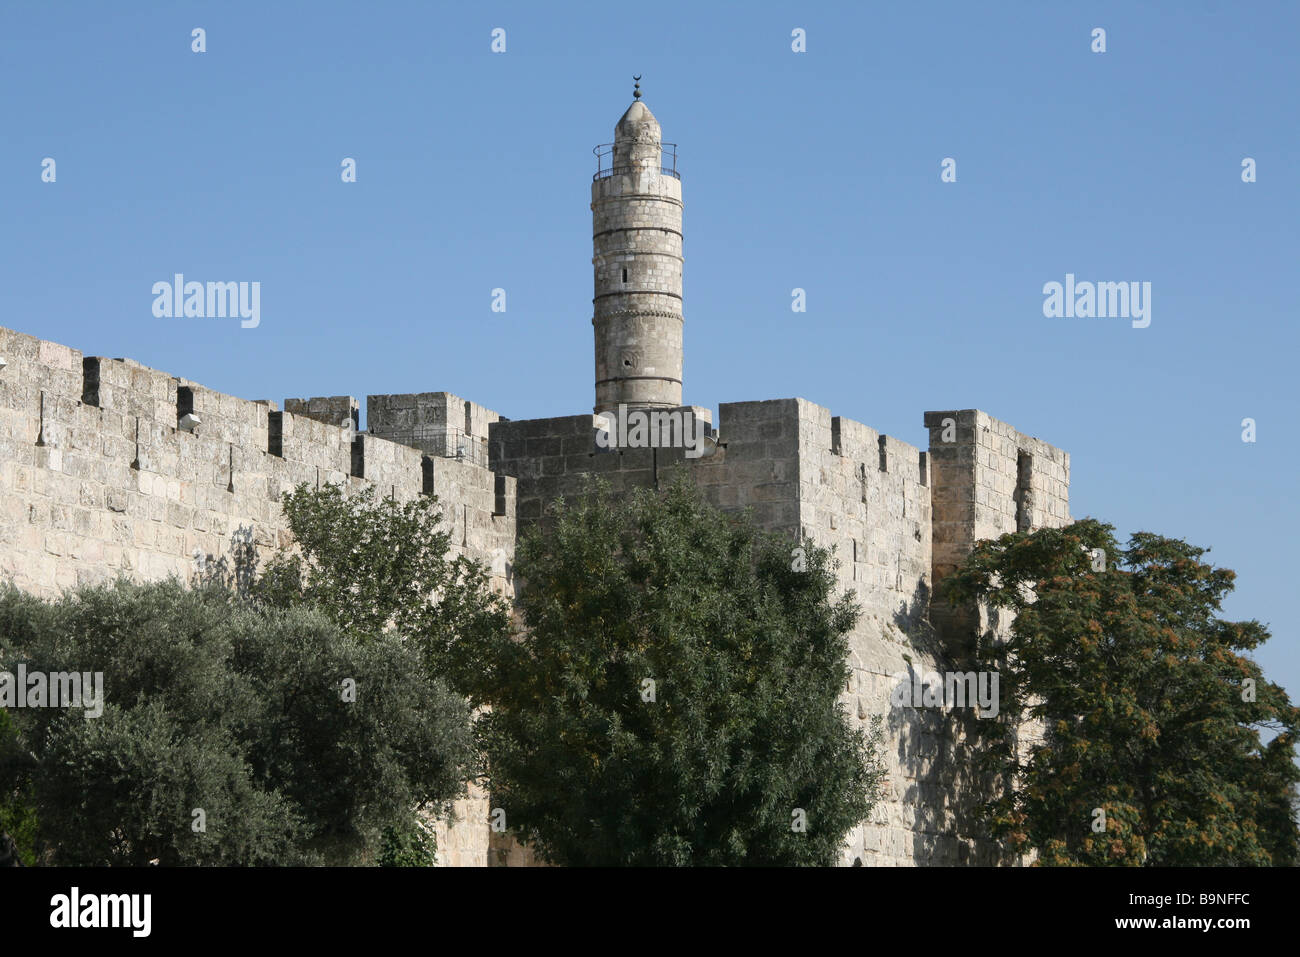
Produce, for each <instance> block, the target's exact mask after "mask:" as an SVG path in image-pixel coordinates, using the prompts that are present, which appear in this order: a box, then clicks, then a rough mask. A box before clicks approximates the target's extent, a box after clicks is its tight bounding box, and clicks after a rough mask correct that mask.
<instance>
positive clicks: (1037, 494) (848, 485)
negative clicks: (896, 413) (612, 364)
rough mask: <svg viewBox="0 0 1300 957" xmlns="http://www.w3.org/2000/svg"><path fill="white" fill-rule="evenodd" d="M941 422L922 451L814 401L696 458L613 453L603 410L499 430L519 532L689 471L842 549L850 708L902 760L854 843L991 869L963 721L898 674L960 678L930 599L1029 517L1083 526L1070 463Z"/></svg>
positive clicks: (760, 519) (867, 860)
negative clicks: (601, 421)
mask: <svg viewBox="0 0 1300 957" xmlns="http://www.w3.org/2000/svg"><path fill="white" fill-rule="evenodd" d="M692 411H694V412H696V413H697V414H699V415H701V416H703V417H705V418H706V419H707V418H708V412H707V410H704V409H696V408H692ZM936 415H937V416H940V417H941V418H946V417H949V416H952V417H954V420H955V424H956V425H957V428H956V430H955V432H954V441H953V442H952V443H939V436H938V435H937V434H935V435H934V436H933V438H932V442H931V447H930V449H929V450H921V449H919V448H917V447H915V446H913V445H909V444H908V443H906V442H902V441H900V440H898V439H896V438H893V437H891V436H886V435H881V434H880V433H878V432H876V431H875V430H874V429H871V428H869V427H867V426H865V425H862V424H861V423H859V422H855V421H853V420H851V419H846V418H844V417H842V416H835V415H832V414H831V412H830V410H828V409H825V408H823V407H821V406H818V405H815V404H813V403H811V402H808V401H807V400H805V399H778V400H772V401H766V402H736V403H724V404H722V405H721V406H720V407H719V422H718V427H717V430H716V440H717V442H718V448H717V451H716V452H715V453H714V454H713V455H711V456H708V457H704V458H698V459H688V458H686V457H685V455H684V452H683V451H682V450H680V449H658V450H655V449H622V450H612V451H611V450H603V449H599V448H597V446H596V443H595V435H596V429H597V420H596V418H595V417H594V416H591V415H578V416H564V417H559V418H551V419H533V420H523V421H510V422H499V423H496V424H494V425H492V426H491V429H490V439H489V446H488V450H489V454H490V457H491V465H492V468H493V469H495V470H496V471H497V472H500V473H504V474H508V475H512V476H514V477H515V478H516V479H517V481H518V496H519V499H518V501H519V506H518V516H519V522H520V524H521V526H526V525H528V524H530V523H533V522H536V521H538V520H539V519H540V518H541V516H542V513H543V510H544V509H545V506H546V505H547V504H548V503H549V502H550V501H552V500H554V499H555V498H557V497H559V496H566V497H572V496H576V495H578V494H579V493H580V492H581V490H582V488H583V486H584V484H585V482H586V479H587V477H588V476H590V475H599V476H601V477H602V478H604V479H606V480H607V481H608V482H609V483H610V484H611V486H612V488H613V489H615V490H616V491H617V490H621V489H627V488H631V487H636V486H650V485H654V484H656V482H658V481H659V480H660V479H661V478H663V477H665V476H666V475H667V474H668V470H669V469H670V468H671V467H672V466H674V465H676V464H678V463H683V464H685V465H686V467H687V469H688V470H689V473H690V475H691V476H692V478H693V480H694V481H695V482H696V483H697V484H698V485H699V486H700V487H701V489H702V490H703V491H704V492H705V494H706V497H707V498H708V500H709V501H710V502H712V503H713V504H714V505H716V506H718V507H719V508H721V509H723V510H727V511H738V510H742V509H747V510H748V511H749V512H750V514H751V516H752V518H753V520H754V521H755V522H756V523H757V524H758V525H760V526H761V527H764V528H766V529H769V530H771V531H775V532H779V533H781V534H785V535H788V536H789V537H790V540H791V546H792V548H793V546H794V545H795V544H796V543H797V541H798V540H799V538H800V537H801V536H802V537H806V538H810V539H811V540H812V541H814V542H815V543H817V544H818V545H820V546H823V547H827V548H833V549H834V553H835V556H836V558H837V559H838V560H839V563H840V564H839V568H838V576H839V585H840V588H841V589H842V590H845V591H847V590H852V591H854V592H855V594H856V597H857V600H858V602H859V604H860V606H861V609H862V612H861V615H860V617H859V620H858V622H857V625H856V627H855V628H854V631H853V633H852V634H851V635H850V648H851V653H850V666H851V677H850V679H849V682H848V685H847V687H846V688H845V689H844V692H843V697H842V701H843V704H844V706H845V710H846V712H847V713H848V715H849V720H850V721H853V722H856V723H858V725H859V726H861V727H863V728H864V729H867V728H869V726H870V724H871V721H872V719H873V718H874V717H876V716H879V717H881V718H882V719H883V721H884V730H885V745H886V747H885V758H886V764H887V778H886V781H885V783H884V789H883V795H882V800H881V801H880V803H879V804H878V805H877V807H876V809H875V811H874V813H873V815H872V817H871V819H870V820H869V821H867V822H865V823H864V824H863V825H862V826H860V827H858V828H856V829H855V830H854V831H853V832H852V833H851V834H850V835H849V836H848V840H847V843H846V847H845V849H844V854H843V857H842V862H843V863H844V864H849V865H852V864H855V863H861V864H864V865H868V866H871V865H877V866H878V865H911V864H958V863H976V862H990V861H991V860H992V858H991V849H990V848H989V847H987V846H984V845H982V844H981V843H980V842H978V841H976V840H974V839H972V838H971V837H970V836H969V834H968V833H967V828H966V827H965V823H964V820H965V819H964V817H963V815H966V814H968V813H969V811H970V808H968V807H965V806H964V803H963V801H964V799H965V797H966V795H967V794H969V793H974V792H973V790H972V788H971V784H972V782H971V780H970V777H971V771H970V767H971V764H972V762H971V755H970V753H969V750H968V745H967V743H966V734H965V731H964V728H963V724H962V722H961V721H959V720H955V718H954V715H953V714H952V713H951V712H950V711H948V710H946V709H935V708H907V707H898V706H895V705H893V704H892V702H891V693H892V691H893V689H894V686H895V685H896V684H898V680H897V677H896V676H898V675H899V674H908V675H911V674H914V673H919V674H920V675H925V674H928V673H930V672H938V673H944V672H947V671H950V670H955V669H957V666H956V664H955V663H954V662H955V659H954V657H953V655H952V654H951V651H952V650H953V649H952V643H953V642H955V641H957V640H959V639H960V637H961V636H960V635H959V634H958V633H957V632H955V631H953V630H951V626H952V622H950V621H948V620H939V621H935V620H933V619H932V611H933V606H934V603H933V602H932V593H933V589H934V584H935V580H936V577H937V576H942V574H945V573H946V572H947V571H948V570H951V568H952V567H954V565H953V563H955V562H956V561H960V558H961V557H962V556H963V555H964V554H965V553H966V552H967V551H969V550H970V548H971V546H972V545H973V544H974V542H975V540H976V539H977V537H988V536H989V535H990V534H1000V533H1001V531H1004V530H1014V529H1015V528H1016V522H1017V516H1019V517H1020V520H1021V522H1022V523H1027V524H1026V525H1025V527H1030V526H1032V527H1041V526H1043V525H1059V524H1064V523H1065V522H1068V521H1069V512H1068V499H1067V496H1068V483H1069V457H1068V456H1067V455H1066V454H1065V453H1064V452H1061V451H1060V450H1059V449H1056V448H1053V447H1052V446H1050V445H1047V444H1046V443H1044V442H1041V441H1039V440H1037V439H1033V438H1030V437H1028V436H1024V435H1022V434H1021V433H1019V432H1016V431H1015V430H1014V429H1012V428H1011V427H1010V426H1008V425H1007V424H1006V423H1003V422H1000V421H998V420H997V419H994V418H992V417H990V416H988V415H986V414H985V413H983V412H978V411H974V410H968V411H963V412H954V413H927V414H926V422H927V424H929V422H930V420H931V417H932V416H936ZM962 423H964V425H963V424H962ZM937 443H939V444H937ZM950 445H951V447H949V446H950ZM1020 476H1023V483H1022V484H1023V488H1022V487H1021V485H1018V484H1017V478H1018V477H1020ZM968 517H969V521H967V518H968ZM1003 624H1004V625H1005V622H1004V623H1003ZM494 847H496V848H497V849H498V852H499V854H500V855H501V857H502V858H503V859H505V860H507V861H509V862H511V863H525V862H526V860H527V859H526V858H525V857H524V856H523V855H521V854H519V852H518V850H517V848H514V847H512V846H511V845H510V842H505V841H502V842H498V844H494Z"/></svg>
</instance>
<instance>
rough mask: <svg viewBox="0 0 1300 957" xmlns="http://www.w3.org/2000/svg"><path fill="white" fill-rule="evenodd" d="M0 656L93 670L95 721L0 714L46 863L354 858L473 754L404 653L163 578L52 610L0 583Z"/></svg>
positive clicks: (8, 661) (449, 786)
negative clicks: (98, 681)
mask: <svg viewBox="0 0 1300 957" xmlns="http://www.w3.org/2000/svg"><path fill="white" fill-rule="evenodd" d="M0 648H3V649H4V654H3V657H2V658H0V669H4V670H9V671H13V670H15V665H16V663H17V662H18V661H24V662H25V663H26V666H27V668H28V670H29V671H45V672H58V671H73V670H75V671H80V672H102V673H103V675H104V691H105V698H106V705H105V707H104V711H103V714H102V716H100V717H98V718H88V717H87V715H86V713H85V712H84V711H82V710H78V709H66V708H32V709H20V710H16V711H15V712H13V714H12V715H11V717H13V719H14V723H15V725H16V727H17V730H18V733H19V738H20V741H21V751H22V753H25V754H27V755H28V756H29V759H28V761H27V763H26V764H25V765H23V766H21V767H17V768H15V783H14V787H15V788H17V789H24V788H28V789H30V790H31V793H32V794H33V795H34V800H35V805H36V810H37V816H38V820H39V833H38V841H37V843H38V844H39V845H40V846H41V847H42V848H43V849H44V850H45V851H46V852H47V853H48V856H49V859H50V860H51V862H53V863H57V864H74V865H76V864H88V865H142V864H146V863H148V862H150V861H153V860H157V861H159V862H160V863H161V864H164V865H169V864H172V865H175V864H303V863H347V862H355V861H357V860H361V859H365V858H366V857H367V856H368V855H369V854H370V852H369V851H368V848H371V847H377V846H378V842H379V836H380V834H381V833H382V831H383V830H384V829H385V828H386V827H389V826H391V825H394V824H397V823H400V822H402V821H405V820H406V819H407V818H409V815H410V810H411V808H412V807H413V806H417V805H420V804H423V803H428V804H432V805H435V806H442V805H445V804H446V803H447V802H449V801H450V800H452V799H453V798H454V797H456V796H457V795H458V794H459V793H461V790H462V788H463V783H462V782H463V779H464V774H465V767H466V765H467V763H468V762H469V760H470V757H471V754H472V739H471V737H470V734H469V726H468V711H467V708H466V705H465V703H464V701H463V700H462V699H461V698H460V697H459V696H456V695H453V694H451V693H450V692H448V691H447V689H446V688H445V687H444V686H443V685H442V684H441V683H439V682H436V681H434V680H432V679H430V678H429V677H428V675H427V672H426V670H425V668H424V662H423V660H422V657H421V656H420V654H419V653H418V652H417V650H416V649H414V648H412V647H411V646H410V645H409V644H408V643H406V642H403V641H402V640H401V639H400V638H399V637H397V636H393V635H386V634H380V635H354V634H350V633H348V632H346V631H344V630H342V629H340V628H339V627H338V626H337V625H336V624H334V623H333V622H331V621H330V620H329V619H328V618H327V617H325V616H324V615H322V614H321V613H319V612H317V611H314V610H312V609H310V608H306V607H295V608H292V609H288V610H281V609H275V608H270V607H260V606H256V605H253V604H251V603H248V602H243V601H240V600H238V599H237V598H235V597H233V596H232V595H231V594H230V593H229V592H228V591H225V590H223V589H220V588H203V589H198V590H187V589H185V588H184V587H182V586H181V584H180V583H179V582H176V581H168V582H163V583H157V584H150V585H136V584H132V583H129V582H126V581H119V582H116V583H114V584H112V585H103V586H96V587H83V588H80V589H77V590H76V591H73V592H69V593H67V594H65V595H64V596H63V597H62V598H60V599H58V600H57V601H51V602H47V601H41V600H38V599H36V598H33V597H31V596H27V595H24V594H23V593H21V592H19V591H17V590H16V589H13V588H12V587H10V588H7V589H5V590H4V591H3V592H0ZM344 679H352V680H353V681H355V687H356V689H357V693H356V697H355V701H353V702H349V701H346V700H344V696H343V695H342V694H341V686H342V682H343V681H344ZM6 793H7V789H6ZM196 809H201V810H202V811H203V814H204V817H205V818H206V820H205V822H204V823H205V829H202V830H196V829H195V827H194V824H195V821H196V818H195V815H194V812H195V810H196Z"/></svg>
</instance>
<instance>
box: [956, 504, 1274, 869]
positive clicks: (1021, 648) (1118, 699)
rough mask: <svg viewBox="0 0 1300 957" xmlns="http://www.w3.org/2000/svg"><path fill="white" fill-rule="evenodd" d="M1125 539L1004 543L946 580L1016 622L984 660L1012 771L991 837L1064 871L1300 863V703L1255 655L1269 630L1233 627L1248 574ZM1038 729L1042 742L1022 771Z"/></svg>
mask: <svg viewBox="0 0 1300 957" xmlns="http://www.w3.org/2000/svg"><path fill="white" fill-rule="evenodd" d="M1112 531H1113V529H1112V526H1110V525H1105V524H1102V523H1099V522H1097V521H1095V520H1091V519H1089V520H1084V521H1079V522H1076V523H1074V524H1073V525H1071V526H1069V527H1067V528H1060V529H1042V530H1040V531H1037V532H1033V533H1025V532H1021V533H1017V534H1012V535H1003V536H1002V537H1001V538H999V539H997V540H996V541H986V542H981V543H979V544H978V545H977V546H976V547H975V549H974V550H973V551H972V552H971V554H970V555H969V556H968V558H967V559H966V562H965V563H964V565H963V566H962V567H961V568H960V569H959V570H958V571H957V572H956V573H955V574H954V575H952V576H950V578H949V579H947V580H946V581H945V582H944V583H943V586H942V588H943V589H944V593H945V596H946V597H947V599H948V600H949V601H953V602H963V601H967V602H969V601H983V602H987V603H988V604H990V605H992V606H996V607H999V608H1004V609H1008V610H1011V611H1013V612H1014V613H1015V620H1014V623H1013V624H1012V626H1011V629H1010V635H1009V637H1007V638H1006V640H1005V641H999V640H993V641H989V640H987V639H986V640H983V641H981V643H980V647H979V651H978V654H979V655H980V657H981V658H982V662H983V666H984V667H987V668H997V669H999V670H1000V672H1001V675H1000V677H1001V690H1002V694H1003V699H1004V703H1003V705H1002V710H1001V714H1000V717H999V719H998V723H997V724H996V725H994V728H993V735H992V746H991V748H990V751H989V754H990V756H991V757H992V759H993V760H994V761H997V762H1005V763H1006V764H1005V765H1004V766H1006V767H1010V768H1011V769H1012V770H1013V772H1014V773H1013V774H1011V775H1010V776H1009V777H1008V778H1007V781H1008V784H1007V790H1006V792H1005V793H1004V794H1003V795H1002V796H1001V799H1000V800H998V801H996V802H995V803H994V804H993V805H992V809H993V812H992V814H991V816H990V820H991V824H992V826H993V829H994V833H995V834H996V835H998V836H1000V837H1002V838H1004V839H1005V840H1006V842H1007V845H1008V847H1009V848H1010V849H1011V850H1012V851H1014V852H1020V851H1025V850H1029V849H1033V850H1036V851H1037V852H1038V855H1039V861H1040V862H1041V863H1043V864H1049V865H1069V864H1127V865H1138V864H1146V865H1210V864H1215V865H1249V864H1254V865H1263V864H1274V865H1293V864H1295V863H1297V848H1298V843H1297V837H1298V834H1297V827H1296V819H1295V814H1294V810H1293V804H1292V802H1293V800H1294V796H1295V784H1296V781H1297V780H1300V772H1297V769H1296V766H1295V763H1294V760H1295V735H1296V730H1297V727H1298V726H1300V711H1298V710H1297V709H1296V708H1294V707H1293V706H1292V705H1291V703H1290V701H1289V700H1288V698H1287V696H1286V693H1285V692H1284V691H1283V689H1282V688H1280V687H1278V686H1277V685H1276V684H1273V683H1272V682H1269V681H1266V680H1265V679H1264V677H1263V675H1262V673H1261V671H1260V668H1259V666H1258V665H1257V664H1256V663H1255V662H1254V661H1252V660H1251V659H1250V658H1248V657H1246V656H1245V655H1243V654H1240V652H1246V651H1250V650H1252V649H1254V648H1256V647H1258V646H1259V645H1260V644H1261V643H1263V642H1264V641H1266V640H1267V639H1268V637H1269V634H1268V631H1267V630H1266V629H1265V628H1264V626H1263V625H1261V624H1260V623H1259V622H1257V621H1245V622H1232V621H1225V620H1223V619H1222V618H1220V617H1218V613H1219V612H1220V611H1221V602H1222V599H1223V596H1224V595H1226V594H1227V593H1228V592H1229V591H1231V589H1232V583H1233V581H1234V578H1235V575H1234V574H1233V572H1232V571H1230V570H1228V569H1222V568H1215V567H1213V566H1211V565H1209V564H1207V563H1204V562H1202V561H1201V556H1202V555H1204V554H1205V551H1206V550H1205V549H1202V548H1197V547H1194V546H1192V545H1189V544H1187V543H1186V542H1183V541H1180V540H1177V539H1169V538H1162V537H1160V536H1158V535H1154V534H1151V533H1147V532H1139V533H1137V534H1135V535H1133V537H1132V538H1131V539H1130V541H1129V543H1128V545H1127V547H1125V548H1121V547H1120V546H1119V545H1118V544H1117V542H1116V541H1115V539H1114V537H1113V535H1112ZM1007 699H1009V700H1007ZM1026 720H1033V721H1038V722H1041V727H1042V730H1043V732H1044V739H1043V741H1042V742H1041V744H1038V745H1034V746H1031V747H1030V748H1028V750H1027V754H1026V755H1025V757H1024V759H1023V760H1022V761H1020V762H1019V763H1016V761H1015V759H1014V754H1015V750H1014V748H1013V742H1014V740H1015V736H1016V732H1017V730H1018V729H1019V728H1021V727H1022V725H1023V723H1024V722H1025V721H1026ZM1261 730H1262V731H1265V732H1267V733H1269V734H1274V735H1275V736H1273V737H1272V739H1271V740H1269V741H1268V742H1267V743H1264V742H1263V741H1262V740H1261V735H1260V732H1261Z"/></svg>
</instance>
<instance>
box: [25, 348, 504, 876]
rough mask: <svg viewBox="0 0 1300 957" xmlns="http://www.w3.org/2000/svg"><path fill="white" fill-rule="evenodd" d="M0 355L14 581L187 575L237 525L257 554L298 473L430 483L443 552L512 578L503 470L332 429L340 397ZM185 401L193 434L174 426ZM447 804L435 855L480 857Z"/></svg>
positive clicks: (414, 491) (68, 353)
mask: <svg viewBox="0 0 1300 957" xmlns="http://www.w3.org/2000/svg"><path fill="white" fill-rule="evenodd" d="M0 357H3V358H4V359H5V361H6V363H7V365H6V366H5V367H4V368H3V369H0V503H2V504H0V576H4V577H5V578H8V579H10V580H12V581H13V582H14V583H15V584H17V585H18V587H20V588H22V589H24V590H26V591H29V592H32V593H34V594H38V595H46V596H52V595H54V594H57V593H58V592H59V591H61V590H63V589H66V588H70V587H72V586H75V585H78V584H82V583H89V582H98V581H103V580H106V579H110V578H113V577H115V576H117V575H119V574H124V575H127V576H128V577H131V578H135V579H139V580H150V579H160V578H165V577H167V576H169V575H176V576H178V577H180V578H182V579H185V580H187V579H188V578H189V577H190V575H191V573H192V572H193V571H194V570H195V568H196V556H201V557H206V556H211V557H214V558H215V557H221V556H225V555H227V554H228V553H229V551H230V544H231V538H232V535H233V534H234V533H235V532H236V530H238V529H240V528H241V527H242V528H246V529H248V530H250V532H251V536H252V543H253V545H254V548H255V552H256V554H257V557H258V559H259V561H265V560H266V559H268V558H270V557H271V555H272V554H273V553H274V551H275V550H277V549H280V548H287V547H290V545H291V539H290V535H289V532H288V529H287V527H286V524H285V521H284V516H283V514H282V512H281V509H280V504H279V501H280V495H281V493H283V492H286V491H289V490H290V489H292V488H293V487H294V486H295V485H297V484H299V483H302V482H306V483H308V484H310V485H314V486H318V487H319V486H321V485H323V484H325V483H342V484H343V485H344V486H345V487H347V488H349V489H360V488H362V487H365V486H367V485H373V486H374V487H376V488H377V489H378V490H379V491H380V492H381V493H383V494H386V495H391V496H393V497H394V498H396V499H397V500H398V501H408V500H411V499H413V498H415V497H416V496H419V495H424V494H436V495H437V496H438V497H439V499H440V502H441V505H442V507H443V511H444V515H445V516H446V520H447V523H448V525H449V526H450V528H449V531H450V534H451V538H452V546H453V548H454V549H455V551H456V552H458V553H461V554H465V555H467V556H469V557H471V558H475V559H478V560H480V561H483V562H484V563H485V564H487V565H488V566H489V567H490V568H491V569H493V582H492V584H493V587H494V588H495V589H496V590H498V591H500V592H501V593H505V594H509V593H510V591H511V589H512V583H511V581H510V577H509V576H510V567H511V563H512V560H513V555H514V539H515V524H514V511H513V509H514V481H513V480H512V479H509V478H506V477H504V476H501V477H497V476H494V475H493V474H492V473H491V472H490V471H488V470H487V469H486V468H484V467H482V466H480V465H475V464H474V463H473V462H469V461H457V460H454V459H448V458H443V457H441V456H428V455H424V454H422V453H421V452H420V451H419V450H418V449H414V448H410V447H408V446H405V445H401V444H398V443H395V442H391V441H387V440H385V439H383V438H380V437H377V436H373V435H367V434H361V435H356V434H355V433H354V431H353V430H351V429H347V428H343V427H340V425H339V422H341V421H342V420H343V419H344V417H345V415H346V414H347V413H349V411H351V410H355V408H356V400H355V399H352V398H351V397H346V396H344V397H334V398H332V399H329V400H322V399H303V400H287V401H286V411H279V410H278V409H277V408H276V406H275V405H274V404H273V403H271V402H269V401H264V400H263V401H249V400H246V399H239V398H236V397H234V396H229V395H223V394H221V393H218V392H215V391H213V390H211V389H207V388H205V387H203V386H201V385H199V384H198V383H195V382H191V381H189V380H187V379H181V378H176V377H173V376H171V375H168V374H167V373H164V372H160V371H158V370H155V369H150V368H147V367H145V366H142V365H140V364H139V363H137V362H133V361H131V360H129V359H108V358H103V357H97V356H90V357H87V356H83V355H82V353H80V352H79V351H77V350H75V349H71V348H69V347H67V346H63V345H60V344H58V343H53V342H46V341H43V340H40V339H36V338H34V337H32V336H28V335H24V334H22V333H18V332H14V331H12V330H8V329H0ZM291 409H297V410H299V412H298V414H295V412H294V411H289V410H291ZM187 412H192V413H193V414H195V415H197V416H198V419H199V424H198V425H197V426H195V427H194V429H193V431H186V430H185V429H183V428H179V427H178V417H179V416H180V415H182V414H184V413H187ZM353 421H354V422H355V419H354V420H353ZM481 431H483V432H485V431H486V429H481ZM459 810H460V816H461V818H462V823H461V824H459V825H457V826H456V827H454V828H452V829H451V831H448V830H447V828H446V826H445V824H444V825H441V826H442V830H443V833H442V834H441V835H440V836H441V837H442V838H443V839H444V840H443V843H442V847H443V849H444V853H443V858H444V863H450V864H479V865H483V864H486V863H487V829H486V827H485V826H484V825H483V822H484V821H486V815H487V806H486V798H485V797H483V796H482V795H481V794H478V795H476V796H475V797H473V798H471V799H468V800H467V801H464V802H461V805H460V808H459Z"/></svg>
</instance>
